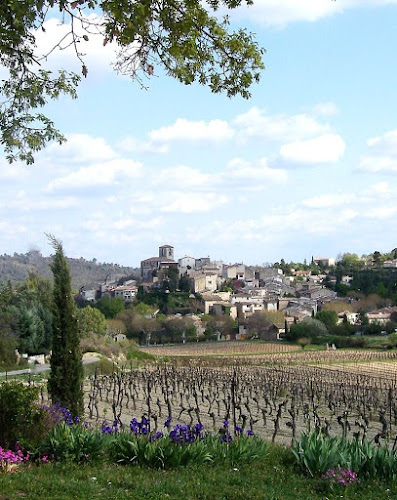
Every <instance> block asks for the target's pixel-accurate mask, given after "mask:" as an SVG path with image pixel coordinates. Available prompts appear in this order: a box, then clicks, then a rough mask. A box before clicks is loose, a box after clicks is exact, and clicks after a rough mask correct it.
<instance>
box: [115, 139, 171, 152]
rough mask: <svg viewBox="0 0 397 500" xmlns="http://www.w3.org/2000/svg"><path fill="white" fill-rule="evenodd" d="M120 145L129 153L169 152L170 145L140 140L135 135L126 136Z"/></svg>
mask: <svg viewBox="0 0 397 500" xmlns="http://www.w3.org/2000/svg"><path fill="white" fill-rule="evenodd" d="M118 147H119V148H120V149H121V150H122V151H125V152H127V153H160V154H164V153H168V150H169V148H168V145H166V144H156V143H154V142H151V141H140V140H138V139H136V138H134V137H124V138H123V139H121V141H119V143H118Z"/></svg>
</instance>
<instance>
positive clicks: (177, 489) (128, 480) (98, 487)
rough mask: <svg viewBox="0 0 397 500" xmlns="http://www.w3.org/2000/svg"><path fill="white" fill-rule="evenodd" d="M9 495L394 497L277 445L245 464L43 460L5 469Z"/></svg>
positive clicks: (64, 499) (389, 489)
mask: <svg viewBox="0 0 397 500" xmlns="http://www.w3.org/2000/svg"><path fill="white" fill-rule="evenodd" d="M0 492H3V494H4V496H1V494H0V498H2V499H3V498H4V499H5V498H8V499H9V500H17V499H18V500H19V499H20V498H26V499H28V500H41V499H42V498H56V499H57V500H70V499H76V500H86V499H88V498H89V499H94V498H95V499H103V500H116V499H117V500H127V499H128V500H131V499H139V500H166V499H168V500H169V499H173V500H196V499H197V500H214V499H217V500H226V499H227V500H297V499H301V500H323V499H325V498H328V499H330V500H331V499H336V498H341V496H343V498H345V499H352V500H353V499H354V500H355V499H357V500H362V499H364V498H365V499H366V500H385V499H395V498H396V495H397V489H396V487H395V485H393V484H385V483H382V482H378V481H365V482H360V483H357V484H355V485H352V486H350V487H348V488H345V487H341V488H334V487H333V486H332V485H331V484H330V483H329V482H327V481H325V480H319V479H310V478H307V477H306V476H303V475H302V474H301V473H299V472H298V471H296V470H295V469H294V466H293V464H292V463H291V461H290V457H289V455H287V456H286V453H285V450H284V449H283V448H279V447H272V448H271V450H270V453H269V456H268V459H267V460H266V461H261V462H256V463H253V464H249V465H243V466H241V467H231V466H225V465H211V466H208V465H200V466H193V467H186V468H185V467H183V468H178V469H173V470H166V471H164V470H153V469H147V468H143V467H124V466H117V465H114V464H96V465H92V464H85V465H79V466H77V465H74V464H70V463H69V464H62V463H55V464H43V465H29V466H24V467H23V468H21V469H20V471H19V472H18V473H16V474H1V473H0Z"/></svg>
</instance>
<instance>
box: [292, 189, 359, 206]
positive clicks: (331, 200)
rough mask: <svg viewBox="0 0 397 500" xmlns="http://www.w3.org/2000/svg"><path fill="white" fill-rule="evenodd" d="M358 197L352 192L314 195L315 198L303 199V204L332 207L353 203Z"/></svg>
mask: <svg viewBox="0 0 397 500" xmlns="http://www.w3.org/2000/svg"><path fill="white" fill-rule="evenodd" d="M355 199H356V196H355V195H354V194H351V193H344V194H334V193H330V194H321V195H317V196H314V197H313V198H309V199H307V200H303V201H302V205H303V206H304V207H308V208H316V209H323V208H331V207H339V206H341V205H344V204H346V203H351V202H352V201H353V200H355Z"/></svg>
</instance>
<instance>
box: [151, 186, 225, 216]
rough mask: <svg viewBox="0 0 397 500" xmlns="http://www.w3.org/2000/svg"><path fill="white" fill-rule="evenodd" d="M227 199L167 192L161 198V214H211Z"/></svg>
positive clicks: (198, 194) (190, 193) (202, 194)
mask: <svg viewBox="0 0 397 500" xmlns="http://www.w3.org/2000/svg"><path fill="white" fill-rule="evenodd" d="M228 201H229V198H228V197H227V196H226V195H224V194H218V193H216V192H214V193H196V192H185V191H184V192H178V191H175V192H168V193H165V196H162V206H161V208H160V210H161V211H162V212H177V213H183V214H192V213H202V212H211V211H212V210H214V209H216V208H218V207H221V206H222V205H225V204H226V203H227V202H228Z"/></svg>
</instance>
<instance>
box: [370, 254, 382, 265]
mask: <svg viewBox="0 0 397 500" xmlns="http://www.w3.org/2000/svg"><path fill="white" fill-rule="evenodd" d="M372 261H373V263H374V266H379V265H380V264H381V263H382V254H381V253H380V252H378V251H377V250H375V252H374V253H373V254H372Z"/></svg>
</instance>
